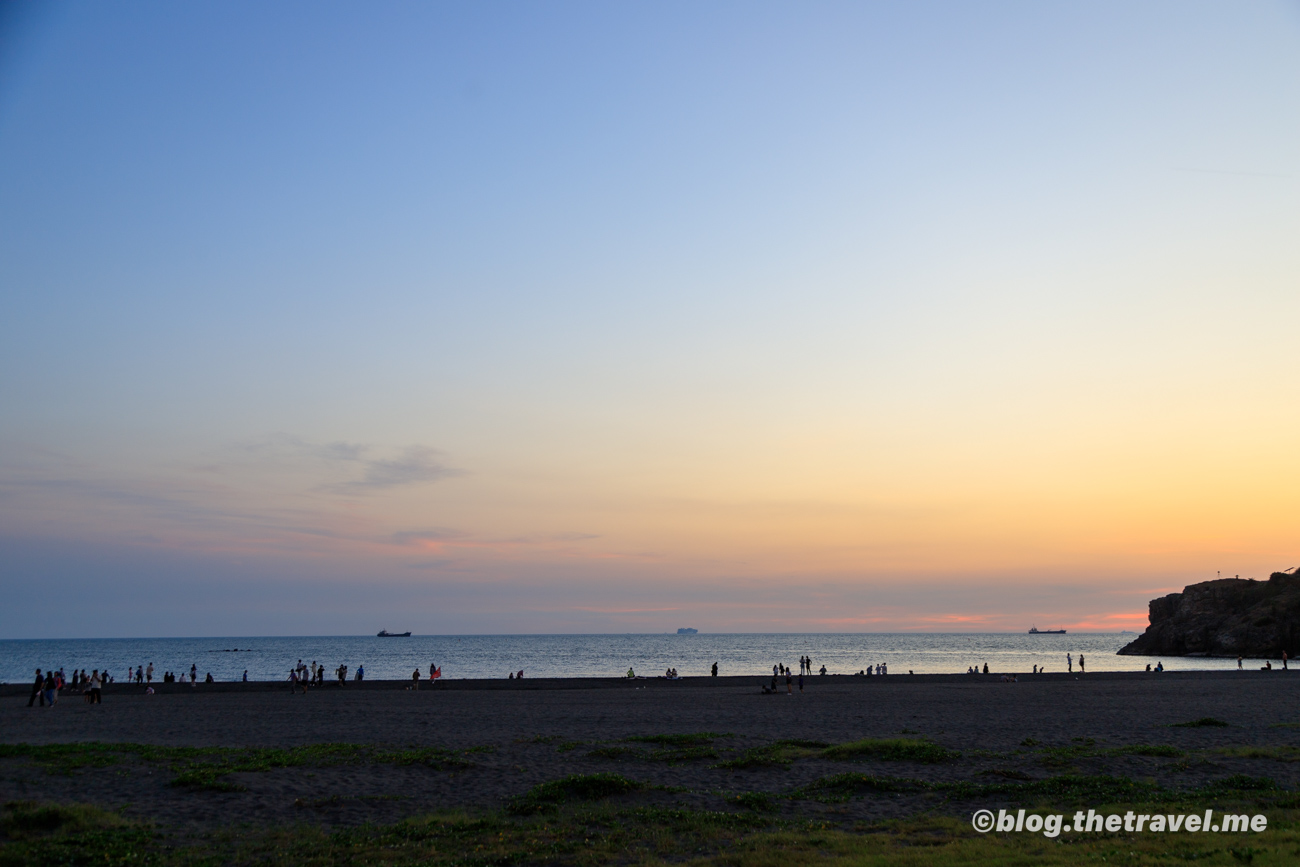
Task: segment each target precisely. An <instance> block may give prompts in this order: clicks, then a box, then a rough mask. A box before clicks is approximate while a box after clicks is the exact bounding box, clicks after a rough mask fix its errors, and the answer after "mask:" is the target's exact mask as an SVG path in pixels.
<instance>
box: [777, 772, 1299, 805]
mask: <svg viewBox="0 0 1300 867" xmlns="http://www.w3.org/2000/svg"><path fill="white" fill-rule="evenodd" d="M1277 791H1279V790H1278V788H1277V784H1276V783H1274V782H1273V781H1272V780H1270V779H1268V778H1266V777H1248V776H1245V775H1241V774H1238V775H1235V776H1231V777H1226V778H1224V779H1221V780H1215V781H1213V782H1211V783H1208V784H1206V785H1205V786H1202V787H1200V788H1197V789H1187V790H1176V789H1168V788H1165V787H1163V786H1160V785H1158V784H1156V783H1153V782H1149V781H1145V780H1133V779H1130V778H1128V777H1115V776H1109V775H1104V774H1100V775H1094V776H1080V775H1074V774H1065V775H1061V776H1056V777H1049V778H1047V779H1045V780H1030V781H1019V780H1008V781H1006V782H970V781H965V780H961V781H956V782H936V781H929V780H918V779H913V778H909V777H889V776H876V775H872V774H835V775H834V776H830V777H822V778H821V779H818V780H814V781H813V782H811V783H808V784H807V785H804V786H801V787H799V788H798V789H795V790H793V791H791V792H789V793H788V794H787V797H790V798H793V799H809V800H815V801H821V802H823V803H837V802H843V801H846V800H848V799H850V798H853V797H861V796H865V795H868V794H875V793H890V794H901V793H914V794H919V793H930V794H934V795H938V796H942V797H943V798H944V799H947V800H955V801H966V800H976V799H989V798H996V799H1000V800H1004V801H1005V802H1006V803H1007V804H1008V805H1010V804H1015V805H1017V806H1032V805H1034V804H1038V803H1051V804H1054V805H1056V806H1062V807H1064V806H1067V805H1079V804H1082V805H1093V806H1095V805H1098V804H1109V803H1119V802H1125V803H1149V802H1152V801H1157V800H1163V801H1178V800H1187V799H1189V798H1190V799H1199V800H1205V799H1210V798H1222V797H1229V796H1232V797H1242V796H1245V795H1259V794H1261V793H1273V792H1277Z"/></svg>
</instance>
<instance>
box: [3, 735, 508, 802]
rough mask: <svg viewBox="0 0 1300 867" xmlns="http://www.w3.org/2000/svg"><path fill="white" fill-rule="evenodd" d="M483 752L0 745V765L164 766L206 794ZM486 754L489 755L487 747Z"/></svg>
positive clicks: (458, 762)
mask: <svg viewBox="0 0 1300 867" xmlns="http://www.w3.org/2000/svg"><path fill="white" fill-rule="evenodd" d="M483 749H484V748H477V747H476V748H473V749H470V750H463V751H455V750H448V749H444V748H442V747H412V748H409V749H390V748H386V747H375V746H367V745H361V744H311V745H306V746H300V747H284V748H280V747H269V748H255V747H250V748H225V747H201V748H200V747H160V746H154V745H151V744H129V743H119V744H106V743H96V742H91V743H83V744H0V759H6V758H27V759H29V760H31V761H33V762H35V763H36V764H38V765H40V766H42V767H44V768H46V769H47V770H49V771H50V772H52V773H62V774H70V773H73V772H75V771H79V770H82V769H85V768H100V767H105V766H108V765H111V764H114V763H116V762H119V761H121V760H122V759H123V758H126V757H132V756H133V757H135V758H138V759H140V760H142V761H146V762H156V763H160V764H166V765H169V766H170V767H171V769H172V771H173V772H174V773H175V774H176V776H175V777H173V779H172V781H171V784H172V785H173V786H182V787H185V788H191V789H206V790H210V791H238V790H239V789H240V788H241V787H240V786H238V785H237V784H235V783H232V782H230V781H229V780H227V779H225V778H226V777H227V776H228V775H229V774H232V773H250V772H264V771H269V770H272V769H274V768H293V767H322V766H328V765H338V764H354V763H375V764H392V765H425V766H426V767H431V768H436V769H439V770H459V769H462V768H468V767H471V763H470V762H469V761H467V760H466V759H465V758H464V757H463V755H464V754H465V753H473V752H480V751H482V750H483ZM487 749H491V748H490V747H489V748H487Z"/></svg>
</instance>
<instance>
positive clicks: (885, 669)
mask: <svg viewBox="0 0 1300 867" xmlns="http://www.w3.org/2000/svg"><path fill="white" fill-rule="evenodd" d="M825 673H826V666H824V665H823V666H822V674H825ZM877 674H889V663H887V662H877V663H876V664H875V665H874V666H873V665H868V666H867V667H866V668H864V669H860V670H859V671H858V677H871V676H872V675H877Z"/></svg>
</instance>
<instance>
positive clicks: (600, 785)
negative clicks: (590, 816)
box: [509, 774, 645, 814]
mask: <svg viewBox="0 0 1300 867" xmlns="http://www.w3.org/2000/svg"><path fill="white" fill-rule="evenodd" d="M643 788H645V784H644V783H640V782H637V781H636V780H629V779H628V778H627V777H623V776H619V775H618V774H574V775H572V776H568V777H564V778H563V779H559V780H551V781H550V782H548V783H541V784H540V785H536V786H533V787H532V788H531V789H529V790H528V791H527V792H525V793H524V794H522V795H519V796H518V797H516V798H513V799H512V800H511V801H510V806H509V810H510V812H512V813H518V814H528V813H538V812H542V811H544V810H550V809H554V808H556V807H558V806H559V805H560V804H563V803H566V802H568V801H573V800H578V801H595V800H599V799H601V798H609V797H613V796H614V795H625V794H627V793H628V792H633V791H636V790H637V789H643Z"/></svg>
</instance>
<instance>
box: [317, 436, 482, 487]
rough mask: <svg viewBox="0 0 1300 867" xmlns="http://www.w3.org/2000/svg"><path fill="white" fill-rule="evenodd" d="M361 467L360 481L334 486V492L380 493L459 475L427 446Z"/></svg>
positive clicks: (365, 462) (362, 461)
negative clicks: (335, 490) (380, 490)
mask: <svg viewBox="0 0 1300 867" xmlns="http://www.w3.org/2000/svg"><path fill="white" fill-rule="evenodd" d="M361 464H362V467H363V468H364V469H363V472H362V476H361V478H360V479H358V480H356V481H351V482H344V483H343V484H342V485H337V486H336V489H340V490H343V491H350V492H355V491H365V490H379V489H384V488H395V487H398V486H400V485H413V484H417V483H419V482H434V481H437V480H438V479H445V478H448V477H450V476H458V475H460V474H461V471H460V470H457V469H454V468H452V467H449V466H447V465H446V464H445V463H443V462H442V459H441V456H440V453H439V452H438V451H437V450H436V449H431V448H428V447H427V446H410V447H408V448H407V449H406V450H405V451H403V452H402V454H401V455H399V456H398V457H396V458H390V459H379V460H361Z"/></svg>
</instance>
